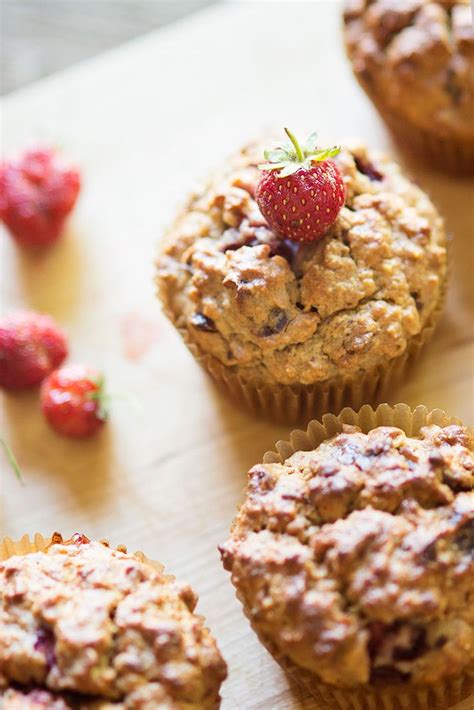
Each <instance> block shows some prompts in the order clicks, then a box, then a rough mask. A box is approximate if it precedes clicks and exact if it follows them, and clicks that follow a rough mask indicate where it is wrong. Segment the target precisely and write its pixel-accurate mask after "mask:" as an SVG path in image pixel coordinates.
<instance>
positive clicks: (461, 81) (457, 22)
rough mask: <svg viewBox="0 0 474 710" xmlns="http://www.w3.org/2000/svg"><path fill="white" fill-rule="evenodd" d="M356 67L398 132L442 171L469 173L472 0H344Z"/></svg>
mask: <svg viewBox="0 0 474 710" xmlns="http://www.w3.org/2000/svg"><path fill="white" fill-rule="evenodd" d="M344 23H345V42H346V48H347V53H348V55H349V58H350V60H351V62H352V67H353V70H354V73H355V75H356V77H357V79H358V80H359V83H360V84H361V86H362V88H363V89H364V90H365V91H366V93H367V94H368V96H369V97H370V98H371V100H372V101H373V103H374V104H375V106H376V108H377V109H378V111H379V112H380V114H381V116H382V117H383V118H384V120H385V121H386V123H387V124H388V126H389V127H390V128H391V130H392V132H393V133H394V135H395V137H396V138H397V139H399V140H400V142H401V143H403V144H404V145H405V146H406V147H407V148H409V149H411V150H413V151H415V152H416V153H417V154H418V155H420V156H422V157H423V158H425V159H426V160H427V162H428V163H429V164H432V165H435V166H437V167H438V168H440V169H442V170H447V171H449V172H451V173H454V174H463V173H473V172H474V29H473V25H472V10H471V7H470V3H469V0H442V1H438V2H432V1H430V0H346V2H345V12H344Z"/></svg>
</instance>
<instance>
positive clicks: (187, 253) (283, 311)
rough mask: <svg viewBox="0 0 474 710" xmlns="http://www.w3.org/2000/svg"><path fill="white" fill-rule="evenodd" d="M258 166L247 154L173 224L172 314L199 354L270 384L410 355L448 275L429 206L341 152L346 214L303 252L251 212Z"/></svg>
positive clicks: (168, 276) (166, 299)
mask: <svg viewBox="0 0 474 710" xmlns="http://www.w3.org/2000/svg"><path fill="white" fill-rule="evenodd" d="M266 147H268V146H266ZM262 155H263V145H262V144H252V145H251V146H249V147H247V148H245V149H243V150H242V151H241V152H239V153H238V154H237V155H236V156H235V157H234V158H233V159H231V160H230V161H229V162H228V163H227V165H226V168H225V169H224V170H223V171H221V172H220V173H219V174H217V175H215V176H214V177H213V178H212V179H211V180H210V181H209V182H208V183H207V184H206V185H205V186H204V187H203V188H202V189H201V190H200V191H199V192H198V193H197V194H194V195H193V196H192V197H191V199H190V200H189V202H188V204H187V206H186V207H185V209H184V210H183V211H182V212H181V214H180V215H179V216H178V218H177V219H176V221H175V223H174V225H173V227H172V228H171V230H170V231H169V233H168V234H167V236H166V239H165V242H164V245H163V247H162V249H161V253H160V256H159V258H158V263H157V266H158V285H159V290H160V295H161V298H162V301H163V303H164V306H165V310H166V311H167V312H168V313H169V314H171V317H172V319H173V320H174V322H175V323H176V325H177V326H178V327H179V328H182V329H185V330H187V332H188V333H189V337H190V338H191V339H192V341H193V342H196V343H197V344H198V345H199V347H200V349H201V350H202V351H203V352H205V353H208V354H210V355H212V356H213V357H214V358H216V359H217V360H218V361H220V362H221V363H222V364H223V365H225V366H227V367H228V368H230V369H231V370H233V371H235V372H236V373H238V374H239V375H242V376H244V377H246V378H248V379H255V380H258V381H261V382H264V383H270V384H271V383H282V384H289V385H291V384H311V383H313V382H320V381H324V380H327V379H329V378H333V377H338V376H347V375H350V376H356V375H357V372H358V371H360V370H366V369H372V368H374V367H377V366H378V365H379V364H380V363H383V362H385V361H386V360H389V359H392V358H394V357H396V356H398V355H400V354H402V353H403V352H404V351H405V349H406V347H407V341H408V340H409V339H410V338H411V337H412V336H414V335H416V334H418V333H419V332H420V331H421V330H422V328H423V327H424V326H425V325H426V324H427V322H428V321H429V320H430V317H431V315H432V314H433V311H434V309H435V308H436V306H437V304H438V302H439V297H440V290H441V285H442V282H443V278H444V274H445V269H446V251H445V246H444V226H443V222H442V220H441V218H440V217H439V215H438V213H437V211H436V210H435V208H434V207H433V205H432V203H431V202H430V200H429V199H428V197H427V196H426V195H425V193H424V192H422V190H420V189H419V188H418V187H417V186H416V185H414V184H413V183H412V182H410V181H409V180H408V179H407V178H406V177H405V176H404V175H403V174H402V173H401V171H400V168H399V166H398V165H396V164H395V163H394V162H392V161H391V160H389V159H388V158H386V157H384V156H382V155H380V154H379V153H377V152H375V151H372V150H368V149H367V148H364V147H361V146H357V147H354V148H352V149H348V148H344V149H343V150H342V151H341V153H340V154H339V155H338V156H337V157H336V158H335V159H334V161H335V162H336V163H337V165H338V167H339V169H340V170H341V172H342V175H343V178H344V183H345V189H346V202H345V206H344V207H343V208H342V210H341V212H340V213H339V216H338V218H337V220H336V222H335V223H334V225H333V226H332V227H331V228H330V229H329V231H328V232H327V234H326V235H325V236H324V237H323V238H322V239H320V240H318V241H317V242H313V243H310V244H296V243H294V242H290V241H288V240H282V239H280V238H278V237H277V236H276V234H274V233H273V232H272V231H271V230H270V229H269V228H268V225H267V223H266V221H265V219H264V218H263V217H262V215H261V213H260V210H259V208H258V205H257V203H256V201H255V190H256V187H257V185H258V182H259V179H260V175H261V172H260V171H259V169H258V167H257V165H258V163H259V161H261V159H262Z"/></svg>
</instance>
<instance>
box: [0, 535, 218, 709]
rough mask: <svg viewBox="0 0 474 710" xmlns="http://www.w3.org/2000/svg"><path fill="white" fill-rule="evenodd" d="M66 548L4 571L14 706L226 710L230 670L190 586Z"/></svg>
mask: <svg viewBox="0 0 474 710" xmlns="http://www.w3.org/2000/svg"><path fill="white" fill-rule="evenodd" d="M59 540H60V538H56V544H52V545H51V546H50V547H49V548H47V550H46V552H34V553H30V554H26V555H16V556H13V557H10V558H9V559H7V560H5V561H3V562H1V563H0V688H3V690H4V691H5V697H4V699H3V702H4V704H7V703H9V705H8V704H7V708H8V707H11V708H12V710H13V709H14V708H17V707H19V708H21V707H25V708H28V707H31V708H32V710H33V709H34V710H36V708H38V709H40V708H43V707H44V708H49V707H51V708H56V707H57V708H58V710H63V707H64V708H77V709H79V710H80V708H84V710H85V709H86V708H87V709H89V708H90V709H91V710H99V709H100V710H105V709H106V708H107V709H108V708H109V707H110V708H112V707H116V708H117V709H118V710H119V709H120V710H121V709H123V710H139V709H140V710H152V709H153V708H156V707H163V708H169V709H170V710H181V709H182V710H191V708H196V709H197V708H199V709H206V710H207V709H209V710H211V709H213V708H217V707H218V705H219V687H220V685H221V682H222V681H223V680H224V678H225V675H226V666H225V663H224V661H223V659H222V657H221V655H220V653H219V651H218V649H217V646H216V643H215V641H214V639H213V638H212V636H211V635H210V633H209V631H208V630H207V629H206V628H205V627H204V625H203V620H202V618H200V617H198V616H196V615H195V614H194V613H193V612H194V608H195V605H196V596H195V594H194V592H193V591H192V590H191V589H190V587H187V586H180V585H178V584H177V583H176V582H175V581H174V580H173V579H171V578H170V577H167V576H166V575H164V574H162V573H160V572H159V571H158V570H157V569H155V568H154V567H152V565H151V564H150V563H146V562H142V561H140V560H139V559H137V558H136V557H135V556H134V555H130V554H127V553H126V552H124V551H120V550H113V549H111V548H109V547H108V546H107V545H106V544H103V543H99V542H90V541H89V540H88V539H87V538H85V537H84V536H75V537H74V538H73V539H72V541H69V542H67V543H62V542H60V541H59ZM31 687H32V688H33V690H32V691H31V692H30V688H31ZM21 703H23V705H22V704H21ZM42 703H43V704H42Z"/></svg>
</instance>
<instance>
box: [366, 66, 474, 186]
mask: <svg viewBox="0 0 474 710" xmlns="http://www.w3.org/2000/svg"><path fill="white" fill-rule="evenodd" d="M357 78H358V80H359V84H360V85H361V86H362V88H363V89H364V91H365V93H366V94H367V96H368V97H369V99H370V100H371V101H372V103H373V104H374V106H375V108H376V109H377V111H378V112H379V114H380V116H381V117H382V119H383V120H384V121H385V123H386V124H387V126H388V127H389V129H390V130H391V132H392V133H393V135H394V137H395V139H396V140H397V141H398V143H400V144H401V145H402V146H403V147H405V149H407V150H409V151H411V152H414V153H416V155H418V156H419V157H420V159H422V160H423V161H424V162H425V163H427V164H428V165H430V166H435V167H436V168H437V169H438V170H442V171H443V172H448V173H450V174H452V175H459V176H462V175H474V139H471V140H462V139H461V138H457V137H456V136H446V135H444V136H443V135H440V134H438V133H436V132H435V131H434V130H429V129H427V128H422V127H420V126H418V125H416V124H415V123H413V122H412V121H410V120H409V119H408V118H407V117H406V116H404V115H403V114H402V113H398V112H397V111H396V110H394V109H393V107H388V106H386V105H385V104H384V103H383V101H381V100H380V98H379V96H378V95H377V94H375V92H374V91H373V90H371V88H369V87H368V86H367V85H366V83H365V82H364V81H362V80H361V79H360V77H357Z"/></svg>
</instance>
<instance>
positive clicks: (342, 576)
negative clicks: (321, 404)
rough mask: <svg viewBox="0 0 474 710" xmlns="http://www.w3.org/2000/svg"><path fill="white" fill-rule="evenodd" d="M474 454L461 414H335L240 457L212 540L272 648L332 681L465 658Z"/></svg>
mask: <svg viewBox="0 0 474 710" xmlns="http://www.w3.org/2000/svg"><path fill="white" fill-rule="evenodd" d="M473 453H474V452H473V442H472V438H471V437H470V435H469V433H468V430H467V429H466V428H464V427H462V426H457V425H452V426H446V427H439V426H434V425H433V426H428V427H424V428H422V429H421V431H420V434H419V436H418V437H413V436H412V437H410V436H407V435H406V434H405V433H404V432H403V431H402V430H401V429H399V428H397V427H377V428H375V429H373V430H371V431H369V433H367V434H365V433H362V431H361V430H359V429H358V428H357V427H348V426H345V427H344V430H343V432H342V433H340V434H338V435H336V436H334V437H332V438H330V439H327V440H325V441H323V442H322V443H321V444H320V445H319V446H318V448H316V449H314V450H312V451H297V452H296V453H294V454H292V455H291V456H290V457H289V458H287V459H286V460H283V461H282V462H281V463H266V464H260V465H257V466H255V467H254V468H252V469H251V470H250V472H249V485H248V491H247V496H246V500H245V502H244V504H243V505H242V507H241V509H240V511H239V514H238V516H237V518H236V520H235V521H234V525H233V528H232V533H231V537H230V539H229V540H228V541H227V542H226V543H225V544H224V545H223V546H222V547H221V552H222V558H223V562H224V566H225V568H226V569H228V570H229V571H230V572H231V574H232V582H233V583H234V585H235V586H236V588H237V590H238V595H239V598H240V599H241V601H242V603H243V604H244V607H245V610H246V613H247V615H248V616H249V618H250V619H251V621H252V625H253V627H254V628H255V629H256V631H257V632H258V634H259V635H260V636H261V638H262V639H263V640H264V641H265V642H267V643H268V645H269V646H270V647H271V648H272V649H274V650H275V652H276V654H277V655H279V656H281V657H283V658H285V659H287V660H289V661H290V662H291V663H292V664H294V665H295V666H297V667H299V668H302V669H305V670H306V671H309V672H310V673H311V674H312V675H313V676H314V677H315V678H317V679H319V680H320V681H322V682H324V683H325V684H331V685H335V686H338V687H341V688H344V687H350V688H361V687H362V688H363V687H371V686H372V687H373V686H377V684H379V683H389V684H393V683H397V682H399V683H403V684H404V685H413V686H417V685H424V684H428V685H430V684H436V683H439V682H440V681H443V680H445V679H446V680H447V679H449V678H451V677H456V676H460V675H461V674H462V673H463V672H464V671H465V670H466V669H468V668H472V665H473V663H474V559H473V557H474V455H473ZM364 707H365V706H364ZM370 707H372V705H371V706H370ZM374 707H375V706H374ZM380 707H382V705H381V706H380ZM383 707H385V705H383ZM407 707H408V706H407ZM416 707H418V705H417V706H416Z"/></svg>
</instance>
